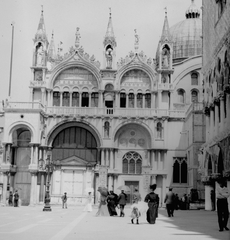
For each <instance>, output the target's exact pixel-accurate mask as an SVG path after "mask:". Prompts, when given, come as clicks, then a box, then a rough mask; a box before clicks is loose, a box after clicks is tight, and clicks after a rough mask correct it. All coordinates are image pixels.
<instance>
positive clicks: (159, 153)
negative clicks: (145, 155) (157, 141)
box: [158, 150, 162, 170]
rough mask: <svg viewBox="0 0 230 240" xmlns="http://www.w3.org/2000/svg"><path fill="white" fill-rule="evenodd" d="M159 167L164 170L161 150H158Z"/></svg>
mask: <svg viewBox="0 0 230 240" xmlns="http://www.w3.org/2000/svg"><path fill="white" fill-rule="evenodd" d="M158 169H159V170H162V161H161V151H160V150H159V151H158Z"/></svg>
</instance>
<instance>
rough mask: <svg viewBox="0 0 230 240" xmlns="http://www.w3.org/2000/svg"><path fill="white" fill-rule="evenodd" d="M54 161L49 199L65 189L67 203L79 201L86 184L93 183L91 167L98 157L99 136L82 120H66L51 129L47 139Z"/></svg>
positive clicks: (57, 199) (81, 198)
mask: <svg viewBox="0 0 230 240" xmlns="http://www.w3.org/2000/svg"><path fill="white" fill-rule="evenodd" d="M49 142H50V146H51V147H52V154H51V155H52V160H53V162H54V163H55V166H56V168H55V170H54V172H53V176H52V177H53V181H52V190H51V196H52V202H53V203H55V202H58V201H59V200H60V195H62V194H63V193H64V192H67V195H68V202H69V203H82V202H83V201H84V200H83V198H84V194H85V189H86V188H91V187H93V186H94V182H93V179H94V172H93V168H94V166H95V165H96V164H97V162H98V161H99V159H98V157H99V154H98V147H99V146H98V137H97V136H96V133H95V131H94V130H93V129H91V128H90V127H89V126H86V125H85V124H82V123H81V124H80V123H74V122H72V123H67V124H63V125H61V126H59V127H57V129H55V130H54V131H53V133H52V134H51V136H50V139H49Z"/></svg>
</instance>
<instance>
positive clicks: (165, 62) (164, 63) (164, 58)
mask: <svg viewBox="0 0 230 240" xmlns="http://www.w3.org/2000/svg"><path fill="white" fill-rule="evenodd" d="M169 57H170V52H169V50H168V49H167V48H166V47H164V48H163V49H162V67H163V68H168V67H169Z"/></svg>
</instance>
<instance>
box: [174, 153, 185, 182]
mask: <svg viewBox="0 0 230 240" xmlns="http://www.w3.org/2000/svg"><path fill="white" fill-rule="evenodd" d="M173 161H174V164H173V183H187V182H188V180H187V178H188V166H187V159H186V158H174V159H173Z"/></svg>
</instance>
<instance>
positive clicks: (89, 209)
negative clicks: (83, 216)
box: [83, 192, 93, 212]
mask: <svg viewBox="0 0 230 240" xmlns="http://www.w3.org/2000/svg"><path fill="white" fill-rule="evenodd" d="M92 210H93V209H92V194H91V192H89V193H88V197H87V199H86V205H85V207H84V209H83V211H84V212H92Z"/></svg>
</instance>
